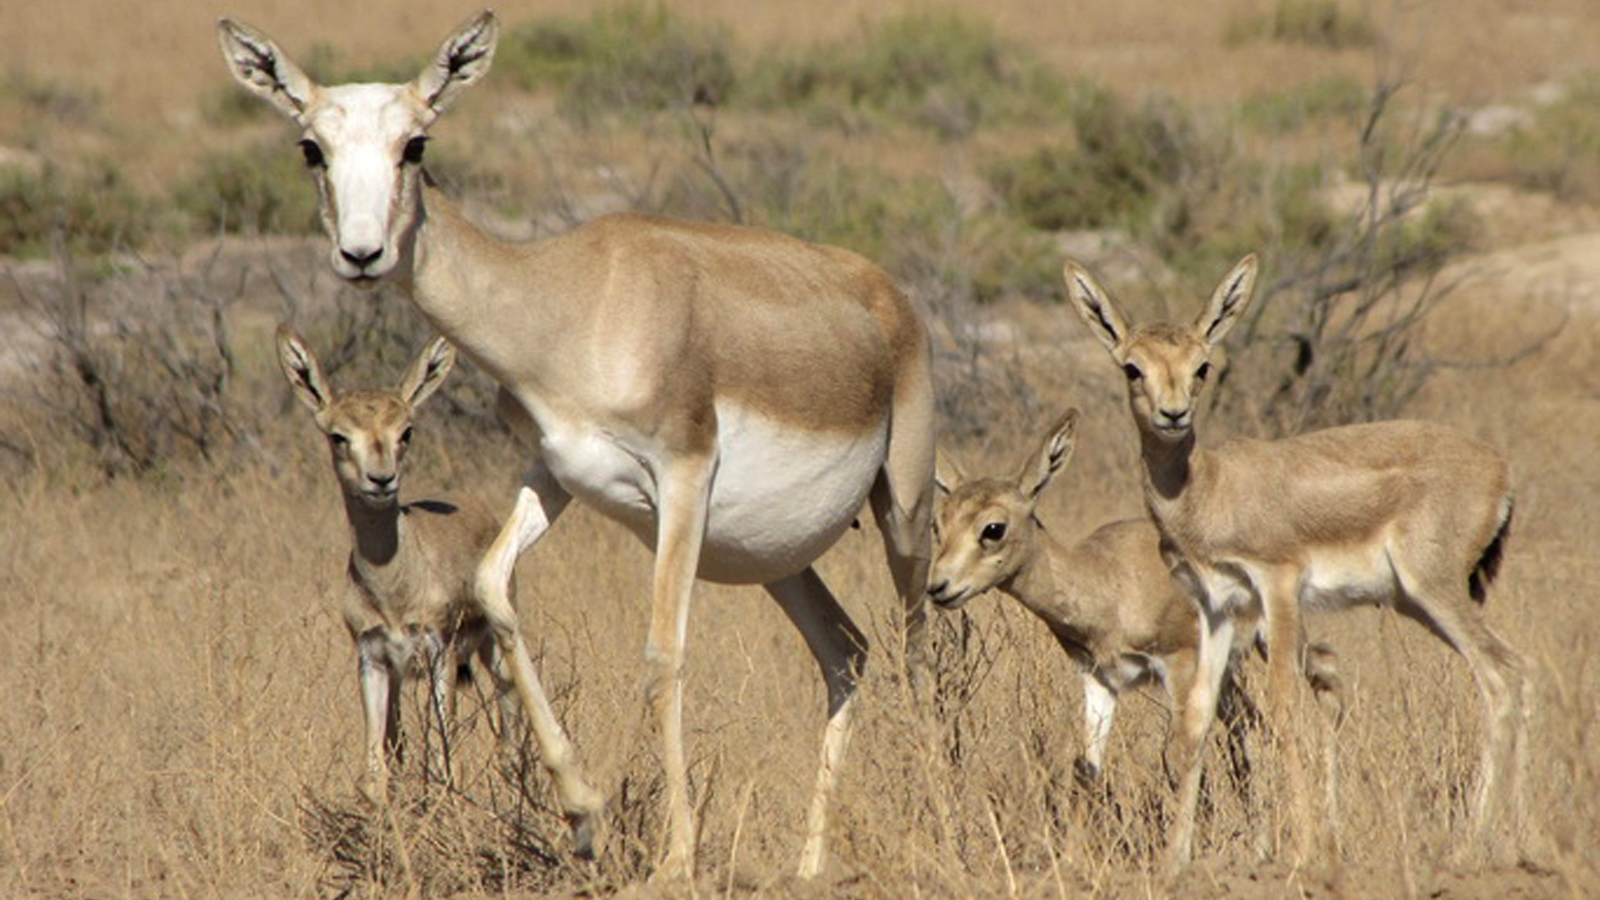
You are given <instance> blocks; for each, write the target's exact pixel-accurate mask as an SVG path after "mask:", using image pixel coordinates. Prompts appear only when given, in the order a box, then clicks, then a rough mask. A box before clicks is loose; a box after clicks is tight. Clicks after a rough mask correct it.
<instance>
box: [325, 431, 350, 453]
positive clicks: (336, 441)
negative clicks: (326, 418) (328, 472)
mask: <svg viewBox="0 0 1600 900" xmlns="http://www.w3.org/2000/svg"><path fill="white" fill-rule="evenodd" d="M328 443H330V444H332V445H333V449H335V450H343V449H344V448H346V447H348V446H350V439H349V438H347V437H345V436H344V435H342V434H339V433H338V432H334V433H332V434H330V435H328Z"/></svg>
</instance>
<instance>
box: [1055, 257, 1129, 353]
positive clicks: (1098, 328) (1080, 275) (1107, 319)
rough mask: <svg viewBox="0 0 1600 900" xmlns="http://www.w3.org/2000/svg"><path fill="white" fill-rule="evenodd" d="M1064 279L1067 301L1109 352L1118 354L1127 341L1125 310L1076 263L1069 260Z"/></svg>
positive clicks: (1063, 274)
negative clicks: (1119, 348) (1123, 312)
mask: <svg viewBox="0 0 1600 900" xmlns="http://www.w3.org/2000/svg"><path fill="white" fill-rule="evenodd" d="M1061 277H1062V278H1064V279H1066V282H1067V299H1068V301H1069V302H1070V303H1071V304H1072V308H1073V309H1074V310H1076V311H1077V313H1078V317H1079V318H1081V319H1083V324H1085V325H1087V326H1089V331H1090V333H1092V334H1093V335H1094V336H1095V337H1097V338H1099V339H1100V343H1102V344H1104V345H1105V348H1106V349H1107V350H1109V351H1111V352H1112V353H1116V352H1117V348H1118V347H1120V346H1121V345H1122V343H1123V342H1124V341H1126V340H1127V339H1128V320H1127V319H1125V318H1123V315H1122V311H1121V310H1119V309H1117V305H1116V304H1115V303H1113V302H1112V300H1111V296H1110V295H1109V294H1107V293H1106V291H1105V289H1104V288H1102V287H1101V286H1100V283H1099V282H1097V281H1095V280H1094V276H1093V275H1090V274H1089V270H1088V269H1085V268H1084V267H1083V266H1081V265H1078V264H1077V263H1076V262H1074V261H1072V260H1067V264H1066V266H1065V267H1064V268H1063V269H1062V270H1061Z"/></svg>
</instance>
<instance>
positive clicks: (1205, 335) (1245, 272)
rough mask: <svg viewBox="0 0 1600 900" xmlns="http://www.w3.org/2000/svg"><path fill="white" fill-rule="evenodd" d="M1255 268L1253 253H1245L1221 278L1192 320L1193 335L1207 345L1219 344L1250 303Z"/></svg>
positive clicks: (1256, 265) (1253, 288)
mask: <svg viewBox="0 0 1600 900" xmlns="http://www.w3.org/2000/svg"><path fill="white" fill-rule="evenodd" d="M1258 268H1259V262H1258V260H1257V259H1256V255H1255V254H1254V253H1248V254H1246V255H1245V257H1244V259H1241V260H1239V261H1238V262H1237V263H1235V264H1234V266H1233V268H1232V269H1230V270H1229V271H1228V274H1227V275H1226V276H1224V277H1223V279H1222V283H1221V284H1218V285H1217V289H1216V290H1215V291H1212V293H1211V300H1210V302H1208V303H1207V304H1206V308H1205V311H1204V312H1202V313H1201V314H1200V318H1199V319H1196V320H1195V323H1194V328H1195V334H1196V336H1198V337H1199V338H1200V340H1202V341H1204V342H1205V343H1206V345H1207V346H1216V345H1217V344H1219V343H1221V342H1222V339H1223V338H1224V337H1227V335H1228V332H1229V331H1230V330H1231V329H1232V328H1233V326H1234V325H1235V324H1236V323H1237V322H1238V321H1239V316H1240V315H1241V314H1243V313H1244V310H1245V307H1247V306H1249V305H1250V297H1251V296H1252V295H1253V294H1254V293H1255V288H1256V272H1257V270H1258Z"/></svg>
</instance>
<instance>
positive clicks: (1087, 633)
mask: <svg viewBox="0 0 1600 900" xmlns="http://www.w3.org/2000/svg"><path fill="white" fill-rule="evenodd" d="M1077 418H1078V413H1077V410H1069V411H1068V412H1067V413H1066V414H1065V415H1064V416H1063V417H1062V418H1061V419H1060V421H1059V422H1058V423H1057V424H1056V425H1055V427H1054V428H1053V429H1051V430H1050V431H1049V432H1047V433H1046V434H1045V436H1044V439H1043V441H1042V443H1041V445H1040V448H1039V450H1038V451H1036V453H1035V454H1034V455H1032V456H1030V457H1028V459H1027V460H1025V461H1024V464H1023V465H1022V466H1021V467H1020V469H1019V471H1018V474H1017V475H1016V476H1013V477H1007V478H999V477H986V478H967V479H962V480H959V481H956V482H955V483H952V484H948V485H946V484H941V487H943V488H944V489H945V490H946V491H947V497H946V499H945V500H944V503H943V505H942V506H941V507H940V509H939V511H938V518H937V521H938V534H939V538H940V544H939V547H938V550H937V552H936V553H935V555H934V560H933V566H932V568H931V570H930V572H929V576H928V585H929V586H928V593H929V596H930V597H931V598H932V599H933V601H934V603H935V604H936V605H938V606H940V607H941V608H944V609H955V608H958V607H960V606H961V605H963V604H964V603H966V602H967V601H968V600H970V599H972V598H973V597H976V596H979V595H981V594H983V593H985V592H987V591H989V590H991V589H995V590H999V591H1001V592H1003V593H1005V594H1007V595H1009V596H1011V597H1013V598H1015V599H1016V600H1017V601H1018V602H1020V603H1021V604H1022V605H1023V606H1024V607H1026V608H1027V609H1028V610H1029V611H1030V612H1032V613H1033V614H1034V615H1036V616H1038V617H1039V619H1040V620H1041V621H1043V622H1044V623H1045V625H1046V626H1048V627H1049V629H1050V631H1051V633H1052V634H1053V635H1054V636H1055V637H1056V640H1057V641H1059V642H1060V644H1061V647H1062V649H1063V650H1065V651H1066V653H1067V654H1068V655H1069V656H1071V657H1072V658H1073V660H1074V661H1075V662H1077V663H1078V664H1079V665H1080V666H1081V667H1082V668H1083V670H1084V690H1085V698H1084V699H1085V707H1084V717H1085V733H1084V747H1085V752H1084V757H1083V758H1082V759H1081V760H1080V762H1079V766H1078V771H1079V773H1080V774H1081V775H1088V776H1091V777H1092V776H1096V775H1098V774H1099V773H1100V769H1101V767H1102V765H1103V753H1104V742H1105V737H1106V735H1108V734H1109V732H1110V727H1111V719H1112V716H1113V713H1114V710H1115V703H1116V699H1117V695H1118V694H1119V693H1120V692H1121V691H1123V690H1126V689H1130V688H1134V687H1137V686H1139V685H1140V684H1143V683H1145V682H1147V681H1152V680H1154V681H1160V682H1161V683H1162V685H1163V687H1165V688H1166V689H1167V691H1168V693H1169V694H1170V695H1171V696H1172V697H1174V698H1175V699H1176V700H1177V701H1178V702H1179V703H1180V704H1181V703H1185V702H1188V701H1189V699H1190V697H1191V691H1190V689H1189V686H1190V685H1191V684H1192V683H1193V681H1194V677H1195V664H1196V650H1197V649H1198V646H1199V642H1200V629H1199V618H1198V615H1197V613H1196V610H1195V607H1194V605H1193V604H1192V603H1191V602H1190V600H1189V598H1188V596H1187V595H1186V594H1185V593H1184V591H1182V590H1181V589H1180V588H1179V586H1178V585H1177V584H1176V583H1175V582H1174V580H1173V578H1172V576H1171V574H1170V573H1169V571H1168V569H1167V564H1166V562H1165V561H1164V560H1163V559H1162V555H1161V546H1160V545H1161V535H1160V532H1159V531H1158V530H1157V529H1156V526H1155V523H1154V522H1152V521H1151V520H1149V519H1125V520H1121V521H1117V522H1111V523H1108V524H1106V525H1102V526H1100V527H1099V528H1098V529H1096V530H1095V531H1094V532H1093V533H1091V534H1090V535H1088V536H1087V537H1085V538H1083V539H1082V540H1081V541H1079V542H1077V543H1075V544H1070V545H1069V544H1064V543H1062V542H1061V541H1060V540H1058V539H1057V538H1056V537H1055V535H1054V534H1052V533H1051V532H1050V531H1049V530H1048V529H1047V528H1046V527H1045V525H1044V523H1043V522H1042V521H1041V520H1040V519H1039V518H1038V515H1037V508H1038V502H1039V498H1040V496H1041V495H1042V493H1043V490H1044V488H1045V487H1046V486H1047V485H1048V483H1049V481H1050V480H1052V476H1053V475H1054V473H1055V472H1057V471H1058V470H1059V469H1061V468H1062V467H1064V466H1065V464H1066V462H1067V460H1068V458H1069V457H1070V455H1071V452H1072V449H1073V445H1074V440H1075V434H1076V423H1077ZM1255 637H1256V635H1255V632H1254V629H1253V628H1242V629H1241V630H1240V633H1239V635H1238V636H1237V640H1236V641H1235V645H1236V652H1239V653H1242V652H1244V651H1248V650H1249V649H1251V647H1252V645H1253V644H1254V643H1255ZM1306 667H1307V671H1306V677H1307V678H1308V679H1309V680H1310V681H1311V683H1312V684H1313V686H1314V687H1315V688H1316V689H1317V690H1319V691H1330V692H1335V693H1337V692H1338V691H1339V680H1338V673H1337V666H1336V657H1335V655H1334V653H1333V651H1332V650H1331V649H1329V648H1327V647H1325V646H1322V645H1316V646H1314V647H1313V648H1311V650H1310V652H1308V653H1307V654H1306ZM1224 690H1225V691H1234V690H1237V686H1236V685H1235V684H1234V681H1233V679H1232V678H1231V677H1230V678H1229V679H1228V680H1227V681H1226V682H1225V685H1224ZM1102 691H1103V692H1104V694H1103V695H1101V694H1100V692H1102ZM1101 696H1103V697H1104V700H1101V699H1100V697H1101ZM1224 699H1226V700H1232V701H1237V703H1236V704H1235V705H1232V707H1231V708H1232V709H1235V710H1241V711H1242V710H1243V709H1244V708H1245V707H1246V706H1248V699H1247V698H1243V697H1225V698H1224ZM1102 702H1103V703H1105V704H1106V705H1107V708H1103V709H1102V708H1099V707H1098V706H1097V703H1102ZM1340 702H1341V704H1342V702H1343V701H1342V699H1341V700H1340ZM1244 724H1245V723H1244V717H1243V716H1231V717H1229V725H1230V727H1231V728H1232V729H1233V733H1232V734H1230V742H1231V743H1230V746H1231V747H1236V748H1237V747H1242V734H1241V733H1239V731H1238V728H1239V727H1241V726H1242V725H1244ZM1235 762H1236V764H1238V765H1239V766H1240V767H1241V768H1242V766H1243V761H1242V760H1240V759H1236V760H1235ZM1240 774H1242V772H1241V773H1240Z"/></svg>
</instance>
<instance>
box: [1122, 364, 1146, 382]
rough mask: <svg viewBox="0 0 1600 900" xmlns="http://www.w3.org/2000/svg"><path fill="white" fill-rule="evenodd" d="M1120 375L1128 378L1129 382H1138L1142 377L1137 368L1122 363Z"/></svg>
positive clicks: (1142, 374)
mask: <svg viewBox="0 0 1600 900" xmlns="http://www.w3.org/2000/svg"><path fill="white" fill-rule="evenodd" d="M1122 374H1124V375H1126V376H1128V380H1129V381H1138V380H1139V379H1141V378H1143V377H1144V373H1143V372H1141V371H1139V367H1138V366H1136V365H1134V364H1133V363H1123V364H1122Z"/></svg>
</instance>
